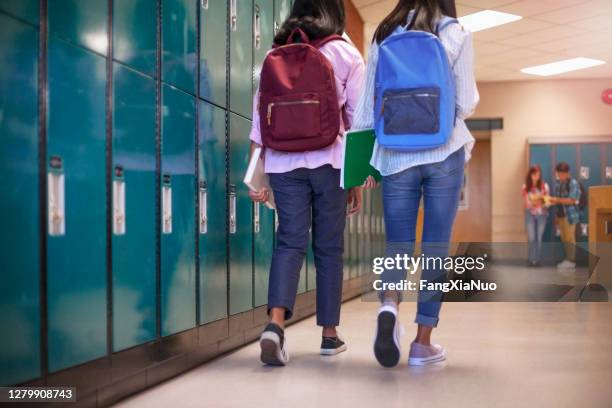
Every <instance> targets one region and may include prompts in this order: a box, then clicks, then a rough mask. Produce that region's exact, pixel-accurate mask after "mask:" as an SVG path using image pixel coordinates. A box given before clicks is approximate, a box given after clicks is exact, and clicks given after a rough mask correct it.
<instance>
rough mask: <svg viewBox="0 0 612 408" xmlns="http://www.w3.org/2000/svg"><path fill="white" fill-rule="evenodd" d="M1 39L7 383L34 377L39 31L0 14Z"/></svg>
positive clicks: (1, 297) (0, 236)
mask: <svg viewBox="0 0 612 408" xmlns="http://www.w3.org/2000/svg"><path fill="white" fill-rule="evenodd" d="M5 3H6V2H0V6H5V5H6V4H5ZM0 38H2V40H1V41H0V60H1V61H3V63H2V64H0V112H2V118H0V135H2V148H1V149H0V174H2V179H3V181H2V189H3V191H2V200H0V213H1V214H3V217H2V219H3V226H2V229H1V230H0V247H1V248H2V252H1V254H0V271H2V272H0V321H2V333H3V335H2V336H0V384H2V385H8V384H17V383H20V382H22V381H26V380H29V379H32V378H36V377H38V376H39V375H40V372H39V369H40V352H39V350H40V336H39V330H40V320H39V319H40V317H39V313H40V308H39V301H40V300H39V291H38V287H39V286H38V285H39V268H40V259H39V251H38V232H39V228H40V224H39V216H38V214H39V212H38V211H39V198H40V197H39V193H38V188H39V180H38V127H37V123H38V105H37V103H38V98H37V86H38V81H37V70H38V66H37V57H38V32H37V30H35V29H34V28H32V27H30V26H28V25H26V24H23V23H21V22H19V21H17V20H14V19H12V18H9V17H6V16H4V15H0Z"/></svg>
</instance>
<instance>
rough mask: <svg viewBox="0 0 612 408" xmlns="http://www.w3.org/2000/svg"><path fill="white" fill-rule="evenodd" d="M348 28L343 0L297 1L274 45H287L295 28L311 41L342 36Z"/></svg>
mask: <svg viewBox="0 0 612 408" xmlns="http://www.w3.org/2000/svg"><path fill="white" fill-rule="evenodd" d="M345 26H346V15H345V12H344V1H343V0H295V2H294V3H293V8H292V9H291V14H290V15H289V17H288V18H287V20H285V22H284V23H283V24H282V26H281V28H280V30H279V31H278V33H277V34H276V36H275V37H274V43H275V44H279V45H283V44H286V43H287V40H288V39H289V35H291V32H292V31H293V30H294V29H295V28H300V29H301V30H302V31H304V32H305V33H306V35H307V36H308V38H309V39H310V40H316V39H319V38H323V37H327V36H329V35H332V34H339V35H342V33H343V32H344V27H345Z"/></svg>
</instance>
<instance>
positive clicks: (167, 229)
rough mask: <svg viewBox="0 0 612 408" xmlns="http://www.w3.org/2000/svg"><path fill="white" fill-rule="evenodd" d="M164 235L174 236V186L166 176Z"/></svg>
mask: <svg viewBox="0 0 612 408" xmlns="http://www.w3.org/2000/svg"><path fill="white" fill-rule="evenodd" d="M162 233H163V234H172V185H171V184H170V176H168V175H165V176H164V186H163V187H162Z"/></svg>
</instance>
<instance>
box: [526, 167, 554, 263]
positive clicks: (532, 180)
mask: <svg viewBox="0 0 612 408" xmlns="http://www.w3.org/2000/svg"><path fill="white" fill-rule="evenodd" d="M522 194H523V199H524V203H525V227H526V228H527V237H528V240H529V258H528V264H529V266H538V265H539V264H540V261H541V256H542V237H543V236H544V230H545V229H546V222H547V220H548V208H547V207H546V205H545V199H546V197H548V196H550V189H549V187H548V184H547V183H546V182H545V181H544V180H542V170H541V169H540V166H538V165H535V166H532V167H530V168H529V171H528V172H527V176H526V178H525V184H523V188H522Z"/></svg>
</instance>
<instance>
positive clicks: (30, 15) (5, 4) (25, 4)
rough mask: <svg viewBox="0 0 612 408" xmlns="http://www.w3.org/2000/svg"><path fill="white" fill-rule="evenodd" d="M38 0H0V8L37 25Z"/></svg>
mask: <svg viewBox="0 0 612 408" xmlns="http://www.w3.org/2000/svg"><path fill="white" fill-rule="evenodd" d="M39 7H40V6H39V0H0V10H1V11H5V12H7V13H9V14H11V15H13V16H15V17H18V18H21V19H23V20H25V21H27V22H28V23H31V24H34V25H38V21H39Z"/></svg>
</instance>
